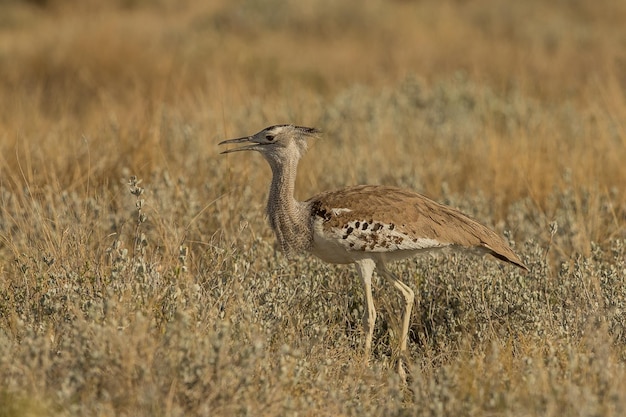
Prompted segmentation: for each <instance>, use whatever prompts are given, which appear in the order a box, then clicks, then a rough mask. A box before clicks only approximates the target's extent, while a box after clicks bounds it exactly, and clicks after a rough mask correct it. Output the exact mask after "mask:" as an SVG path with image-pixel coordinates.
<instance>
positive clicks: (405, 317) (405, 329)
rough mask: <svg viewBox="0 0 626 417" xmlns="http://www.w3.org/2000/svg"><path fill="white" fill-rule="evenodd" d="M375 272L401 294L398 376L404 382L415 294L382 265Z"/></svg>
mask: <svg viewBox="0 0 626 417" xmlns="http://www.w3.org/2000/svg"><path fill="white" fill-rule="evenodd" d="M376 270H377V271H378V273H379V274H380V275H382V276H383V277H385V279H386V280H388V281H390V282H391V283H392V284H393V286H394V287H396V288H397V289H398V291H400V292H401V293H402V296H403V297H404V311H403V312H402V330H401V332H400V354H399V358H398V374H399V375H400V378H402V380H403V381H406V371H405V369H404V366H403V362H404V361H405V360H406V358H405V357H406V350H407V339H408V336H409V324H410V321H411V310H412V308H413V303H414V302H415V293H414V292H413V290H412V289H411V288H410V287H409V286H408V285H406V284H405V283H404V282H402V281H400V280H399V279H398V277H396V276H395V275H394V274H392V273H391V272H389V271H388V270H387V268H386V267H385V265H384V264H382V263H379V264H378V265H377V267H376Z"/></svg>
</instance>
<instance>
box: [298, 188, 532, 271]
mask: <svg viewBox="0 0 626 417" xmlns="http://www.w3.org/2000/svg"><path fill="white" fill-rule="evenodd" d="M306 203H307V204H308V205H309V206H310V210H311V218H312V223H313V234H314V239H313V245H314V248H313V249H312V251H313V253H315V254H316V255H318V256H320V257H321V258H322V259H326V260H327V261H329V262H336V263H348V262H353V261H354V259H358V258H359V257H362V256H368V254H370V256H384V257H385V258H387V259H394V258H404V257H407V256H411V255H412V254H414V253H416V252H419V251H424V250H432V249H438V248H444V247H451V246H452V247H461V248H464V249H470V250H478V251H481V252H487V253H490V254H491V255H493V256H495V257H496V258H498V259H501V260H503V261H506V262H510V263H512V264H514V265H517V266H519V267H520V268H523V269H526V267H525V266H524V264H523V263H522V261H521V260H520V259H519V257H518V256H517V255H516V254H515V253H514V252H513V251H512V250H511V248H510V247H509V246H508V244H507V242H506V241H505V240H504V239H503V238H502V237H501V236H499V235H498V234H497V233H495V232H494V231H492V230H491V229H489V228H487V227H486V226H483V225H482V224H480V223H479V222H478V221H476V220H474V219H472V218H471V217H469V216H467V215H465V214H463V213H462V212H460V211H458V210H456V209H454V208H452V207H448V206H445V205H443V204H439V203H437V202H435V201H433V200H431V199H429V198H427V197H425V196H423V195H421V194H418V193H415V192H413V191H410V190H405V189H401V188H397V187H390V186H374V185H359V186H354V187H348V188H344V189H341V190H336V191H329V192H324V193H321V194H318V195H316V196H314V197H312V198H310V199H309V200H307V202H306ZM315 246H317V247H315ZM316 252H318V253H316ZM340 252H343V253H340ZM329 257H330V258H332V257H335V259H330V258H329Z"/></svg>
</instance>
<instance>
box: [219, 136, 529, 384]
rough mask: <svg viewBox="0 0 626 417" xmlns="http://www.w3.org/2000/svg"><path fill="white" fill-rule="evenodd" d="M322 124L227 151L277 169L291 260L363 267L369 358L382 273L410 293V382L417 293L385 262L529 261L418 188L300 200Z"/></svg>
mask: <svg viewBox="0 0 626 417" xmlns="http://www.w3.org/2000/svg"><path fill="white" fill-rule="evenodd" d="M319 133H320V132H319V131H318V130H317V129H315V128H310V127H302V126H294V125H276V126H270V127H268V128H266V129H263V130H261V131H260V132H258V133H256V134H254V135H252V136H246V137H242V138H238V139H230V140H225V141H223V142H220V145H225V144H233V143H244V144H247V145H245V146H241V147H238V148H233V149H228V150H225V151H223V152H222V153H231V152H237V151H257V152H260V153H261V155H263V156H264V157H265V159H266V160H267V162H268V163H269V164H270V167H271V168H272V183H271V185H270V191H269V198H268V201H267V216H268V217H269V222H270V225H271V227H272V229H273V230H274V233H275V234H276V238H277V239H278V243H279V245H280V248H281V249H282V251H283V252H284V253H285V255H286V256H287V257H293V256H294V255H295V254H298V253H300V252H306V251H308V252H311V253H312V254H314V255H315V256H317V257H318V258H320V259H322V260H323V261H326V262H330V263H335V264H349V263H353V264H355V265H356V270H357V272H358V273H359V276H360V278H361V282H362V284H363V290H364V293H365V314H364V317H363V327H364V332H365V357H366V358H369V355H370V351H371V347H372V336H373V332H374V323H375V321H376V309H375V308H374V301H373V299H372V273H373V272H374V270H376V272H377V273H378V274H379V275H380V276H382V277H383V278H385V279H386V280H387V281H389V282H390V283H391V284H392V285H393V286H394V287H395V288H397V289H398V291H400V293H401V294H402V296H403V298H404V308H403V312H402V319H401V322H402V329H401V332H400V341H399V344H400V349H399V351H400V355H399V359H398V372H399V373H400V376H401V377H402V378H403V379H405V375H406V374H405V370H404V366H403V360H404V357H405V353H406V349H407V337H408V331H409V324H410V323H409V321H410V317H411V308H412V306H413V303H414V298H415V295H414V293H413V290H411V288H410V287H409V286H407V285H406V284H405V283H403V282H402V281H400V280H399V279H398V277H396V276H395V275H394V274H393V273H391V272H390V271H389V270H388V269H387V268H386V266H385V263H387V262H389V261H395V260H399V259H404V258H408V257H411V256H414V255H416V254H418V253H420V252H424V251H430V250H437V249H443V248H447V247H454V248H459V249H468V250H470V251H472V252H479V253H480V252H482V253H487V254H490V255H493V256H494V257H496V258H498V259H500V260H502V261H505V262H509V263H511V264H513V265H516V266H518V267H520V268H522V269H524V270H527V268H526V266H525V265H524V264H523V263H522V261H521V259H520V258H519V257H518V256H517V255H516V254H515V253H514V252H513V250H511V248H510V247H509V246H508V244H507V242H506V241H505V240H504V239H503V238H502V237H500V236H499V235H498V234H496V233H495V232H494V231H492V230H490V229H489V228H487V227H485V226H483V225H482V224H480V223H479V222H477V221H476V220H474V219H472V218H470V217H469V216H466V215H465V214H463V213H461V212H460V211H458V210H455V209H453V208H451V207H448V206H445V205H442V204H439V203H436V202H435V201H433V200H430V199H428V198H426V197H424V196H422V195H420V194H418V193H415V192H413V191H409V190H404V189H400V188H396V187H389V186H381V185H357V186H353V187H347V188H343V189H341V190H336V191H328V192H323V193H321V194H318V195H316V196H313V197H311V198H309V199H308V200H306V201H297V200H296V199H295V198H294V185H295V180H296V171H297V166H298V161H299V160H300V158H302V156H303V155H304V154H305V152H306V150H307V144H308V140H309V139H310V138H311V137H315V136H317V135H318V134H319Z"/></svg>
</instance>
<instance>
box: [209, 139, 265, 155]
mask: <svg viewBox="0 0 626 417" xmlns="http://www.w3.org/2000/svg"><path fill="white" fill-rule="evenodd" d="M246 142H247V143H251V145H248V146H240V147H239V148H233V149H227V150H225V151H222V152H220V154H224V153H231V152H237V151H253V150H255V148H256V147H257V146H258V145H257V143H256V142H254V141H253V140H252V136H245V137H243V138H237V139H228V140H225V141H222V142H220V143H218V145H226V144H228V143H246Z"/></svg>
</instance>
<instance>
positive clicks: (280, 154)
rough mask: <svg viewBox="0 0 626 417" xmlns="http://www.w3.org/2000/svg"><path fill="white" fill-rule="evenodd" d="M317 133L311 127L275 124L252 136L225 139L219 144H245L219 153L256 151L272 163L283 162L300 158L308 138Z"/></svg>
mask: <svg viewBox="0 0 626 417" xmlns="http://www.w3.org/2000/svg"><path fill="white" fill-rule="evenodd" d="M319 133H320V131H319V130H318V129H315V128H312V127H303V126H294V125H276V126H270V127H267V128H265V129H263V130H261V131H260V132H258V133H255V134H254V135H252V136H245V137H242V138H237V139H229V140H225V141H223V142H220V143H219V145H226V144H230V143H245V144H246V145H245V146H240V147H239V148H232V149H227V150H225V151H223V152H221V153H231V152H238V151H257V152H260V153H261V154H262V155H263V156H264V157H265V159H267V161H268V162H269V163H270V164H272V165H273V164H274V163H279V164H280V163H283V162H284V161H285V160H287V159H289V158H294V157H295V158H296V159H300V158H301V157H302V156H303V155H304V154H305V153H306V150H307V146H308V139H309V138H311V137H316V136H317V135H318V134H319Z"/></svg>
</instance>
